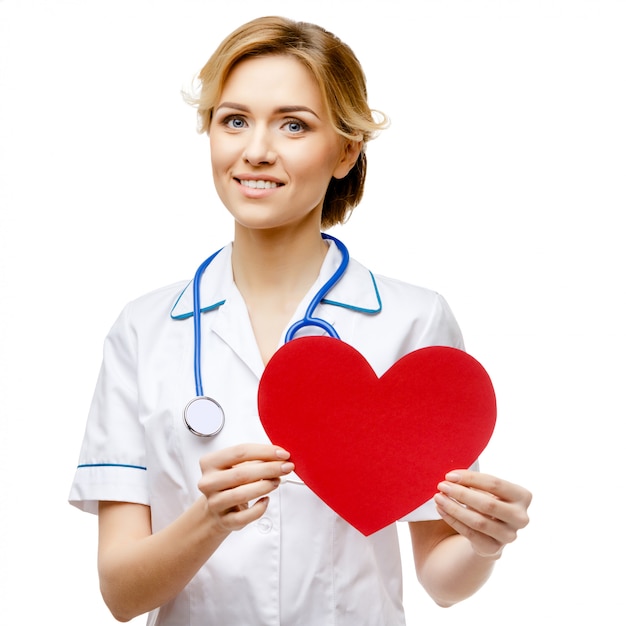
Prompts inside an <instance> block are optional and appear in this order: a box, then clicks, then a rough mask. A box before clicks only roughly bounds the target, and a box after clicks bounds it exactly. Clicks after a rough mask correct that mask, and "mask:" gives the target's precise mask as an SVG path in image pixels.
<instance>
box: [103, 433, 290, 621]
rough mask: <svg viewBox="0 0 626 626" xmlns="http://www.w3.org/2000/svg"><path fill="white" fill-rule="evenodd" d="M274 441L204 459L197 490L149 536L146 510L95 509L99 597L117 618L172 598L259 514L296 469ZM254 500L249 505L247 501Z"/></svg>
mask: <svg viewBox="0 0 626 626" xmlns="http://www.w3.org/2000/svg"><path fill="white" fill-rule="evenodd" d="M288 457H289V454H288V453H287V452H285V451H284V450H281V449H280V448H277V447H275V446H271V445H261V444H259V445H256V444H249V445H241V446H235V447H233V448H227V449H225V450H221V451H219V452H217V453H214V454H210V455H207V456H205V457H203V459H202V460H201V462H200V465H201V469H202V478H201V479H200V483H199V485H198V486H199V488H200V491H201V493H202V495H201V496H200V497H199V498H198V499H197V500H196V502H195V503H194V504H193V505H192V506H191V507H190V508H189V509H188V510H187V511H185V512H184V513H183V514H182V515H181V516H180V517H179V518H177V519H176V520H175V521H174V522H173V523H172V524H170V525H169V526H167V527H166V528H164V529H162V530H160V531H159V532H157V533H154V534H152V527H151V521H150V508H149V507H147V506H144V505H141V504H131V503H126V502H101V503H100V507H99V540H98V573H99V576H100V588H101V591H102V596H103V598H104V600H105V602H106V604H107V606H108V607H109V609H110V610H111V613H112V614H113V615H114V617H115V618H116V619H118V620H119V621H129V620H130V619H132V618H133V617H136V616H137V615H141V614H142V613H145V612H147V611H150V610H152V609H155V608H157V607H159V606H162V605H163V604H165V603H166V602H168V601H170V600H171V599H173V598H174V597H175V596H176V595H177V594H178V593H179V592H180V591H181V590H182V589H183V588H184V587H185V585H187V583H188V582H189V581H190V580H191V579H192V578H193V576H194V575H195V574H196V572H197V571H198V570H199V569H200V567H202V565H203V564H204V563H205V562H206V561H207V559H209V558H210V557H211V555H212V554H213V553H214V552H215V550H217V548H218V547H219V546H220V544H221V543H222V541H224V539H226V537H227V536H228V535H229V534H230V533H231V532H232V531H233V530H239V529H241V528H243V527H244V526H246V525H247V524H249V523H250V522H252V521H254V520H256V519H258V518H260V517H261V516H262V515H263V513H264V511H265V510H266V508H267V504H268V497H267V496H268V494H269V493H270V492H272V491H273V490H274V489H276V487H277V486H278V485H279V483H280V477H281V476H282V475H284V474H287V473H289V472H290V471H292V470H293V463H286V462H285V460H286V459H287V458H288ZM251 500H256V502H255V503H254V504H253V505H252V506H249V505H248V502H249V501H251Z"/></svg>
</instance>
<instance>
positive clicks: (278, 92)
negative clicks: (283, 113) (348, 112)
mask: <svg viewBox="0 0 626 626" xmlns="http://www.w3.org/2000/svg"><path fill="white" fill-rule="evenodd" d="M233 98H235V101H238V100H236V99H237V98H240V99H241V98H244V99H245V100H246V102H245V104H247V105H250V104H255V103H257V104H259V105H261V104H262V103H264V102H266V103H268V102H269V101H275V102H278V103H279V104H280V105H285V104H296V103H300V104H307V105H308V106H311V105H312V104H315V108H316V109H320V110H322V109H323V108H324V103H323V97H322V92H321V89H320V88H319V85H318V83H317V81H316V79H315V77H314V76H313V73H312V72H311V71H310V70H309V68H308V67H306V66H305V65H304V63H302V62H301V61H300V60H298V59H297V58H295V57H293V56H291V55H287V54H284V55H267V56H260V57H249V58H245V59H243V60H241V61H239V62H238V63H237V64H236V65H235V66H234V67H233V68H232V69H231V70H230V72H229V74H228V76H227V77H226V80H225V82H224V87H223V89H222V93H221V96H220V98H219V100H220V102H223V101H225V100H228V101H232V100H233ZM320 112H321V111H320Z"/></svg>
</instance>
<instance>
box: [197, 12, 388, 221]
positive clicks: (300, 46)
mask: <svg viewBox="0 0 626 626" xmlns="http://www.w3.org/2000/svg"><path fill="white" fill-rule="evenodd" d="M278 54H287V55H290V56H293V57H294V58H296V59H298V60H299V61H300V62H301V63H302V64H303V65H304V66H305V67H307V68H308V69H309V70H310V71H311V73H312V75H313V77H314V78H315V80H316V81H317V83H318V85H319V88H320V91H321V94H322V100H323V101H324V103H325V104H326V107H327V109H328V114H329V118H330V120H331V123H332V124H333V126H334V128H335V130H336V131H337V133H338V134H340V135H342V136H343V137H345V138H346V139H348V140H350V141H362V142H363V147H362V149H361V153H360V154H359V157H358V159H357V161H356V163H355V165H354V166H353V167H352V169H351V170H350V172H349V173H348V174H347V176H345V177H344V178H341V179H336V178H333V179H331V181H330V184H329V186H328V189H327V191H326V195H325V197H324V206H323V209H322V228H330V227H331V226H334V225H335V224H340V223H343V222H345V221H346V220H347V219H348V217H349V216H350V213H351V212H352V210H353V209H354V207H356V206H357V204H358V203H359V202H360V200H361V198H362V196H363V187H364V183H365V174H366V170H367V167H366V166H367V160H366V158H365V145H366V144H367V142H368V141H369V140H370V139H373V138H374V137H375V135H376V133H377V132H378V131H380V130H381V129H383V128H385V127H386V126H387V123H388V120H387V117H386V116H385V115H384V114H383V113H380V112H379V111H374V110H372V109H370V108H369V105H368V103H367V89H366V85H365V82H366V81H365V74H364V73H363V69H362V68H361V64H360V63H359V61H358V59H357V58H356V56H355V55H354V53H353V52H352V50H351V49H350V48H349V47H348V46H347V45H346V44H345V43H343V42H342V41H341V40H340V39H339V38H338V37H336V36H335V35H333V34H332V33H330V32H328V31H327V30H325V29H323V28H322V27H320V26H317V25H315V24H310V23H307V22H295V21H293V20H290V19H287V18H284V17H261V18H257V19H255V20H252V21H251V22H248V23H246V24H244V25H243V26H240V27H239V28H237V29H236V30H235V31H233V32H232V33H231V34H230V35H229V36H228V37H226V39H224V41H222V43H221V44H220V45H219V46H218V48H217V49H216V50H215V52H214V53H213V54H212V56H211V58H210V59H209V60H208V61H207V63H206V65H205V66H204V67H203V68H202V70H200V73H199V74H198V81H199V94H198V95H197V96H196V97H194V96H191V95H189V94H186V95H185V98H186V100H187V102H189V103H190V104H192V105H194V106H195V107H197V110H198V132H201V133H204V132H206V133H208V132H209V128H210V126H211V119H212V117H213V110H214V108H215V106H216V105H217V104H218V100H219V98H220V95H221V93H222V91H223V89H224V85H225V83H226V80H227V78H228V76H229V74H230V72H231V71H232V69H233V68H234V67H235V65H236V64H237V63H239V62H240V61H242V60H243V59H246V58H250V57H257V56H267V55H278ZM375 116H376V117H377V118H378V121H377V120H376V119H375Z"/></svg>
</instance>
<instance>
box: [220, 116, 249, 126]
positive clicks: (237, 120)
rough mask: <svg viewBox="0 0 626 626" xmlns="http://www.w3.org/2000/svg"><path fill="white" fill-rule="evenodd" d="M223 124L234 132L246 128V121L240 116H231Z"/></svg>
mask: <svg viewBox="0 0 626 626" xmlns="http://www.w3.org/2000/svg"><path fill="white" fill-rule="evenodd" d="M222 124H223V125H224V126H226V127H227V128H232V129H233V130H241V129H242V128H245V127H246V120H245V119H244V118H243V117H241V116H240V115H229V116H228V117H225V118H224V119H223V120H222Z"/></svg>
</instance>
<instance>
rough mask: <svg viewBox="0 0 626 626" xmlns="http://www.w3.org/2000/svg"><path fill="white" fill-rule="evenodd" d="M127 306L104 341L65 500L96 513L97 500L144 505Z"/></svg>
mask: <svg viewBox="0 0 626 626" xmlns="http://www.w3.org/2000/svg"><path fill="white" fill-rule="evenodd" d="M130 310H131V305H128V306H127V307H126V308H125V309H124V310H123V311H122V313H121V315H120V316H119V318H118V319H117V321H116V322H115V324H114V325H113V327H112V328H111V330H110V332H109V334H108V335H107V337H106V340H105V342H104V350H103V360H102V365H101V368H100V373H99V376H98V380H97V383H96V388H95V392H94V395H93V400H92V403H91V408H90V410H89V415H88V418H87V426H86V429H85V435H84V438H83V443H82V447H81V451H80V456H79V461H78V467H77V468H76V473H75V477H74V481H73V483H72V486H71V490H70V496H69V501H70V504H72V505H74V506H76V507H78V508H79V509H81V510H83V511H87V512H89V513H97V511H98V502H99V501H103V500H112V501H118V502H135V503H140V504H149V497H148V487H147V476H146V449H145V439H144V432H143V427H142V425H141V423H140V420H139V416H138V393H137V356H136V354H137V349H136V347H137V339H136V333H135V332H134V330H133V328H132V324H131V321H130V317H131V314H130V312H131V311H130Z"/></svg>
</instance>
